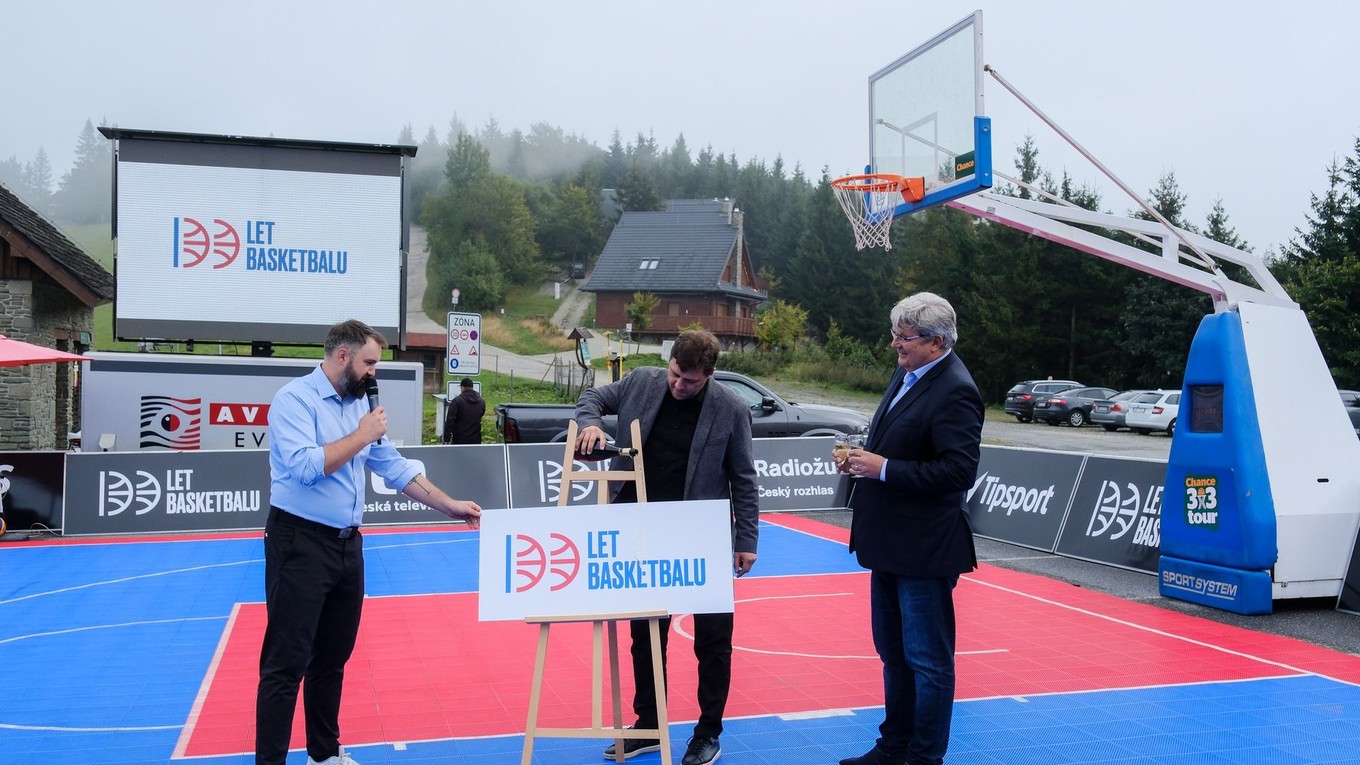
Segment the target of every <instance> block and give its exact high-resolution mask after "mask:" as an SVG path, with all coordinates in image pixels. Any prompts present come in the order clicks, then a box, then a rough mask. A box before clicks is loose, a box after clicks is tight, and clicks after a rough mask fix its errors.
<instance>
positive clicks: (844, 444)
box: [831, 433, 850, 473]
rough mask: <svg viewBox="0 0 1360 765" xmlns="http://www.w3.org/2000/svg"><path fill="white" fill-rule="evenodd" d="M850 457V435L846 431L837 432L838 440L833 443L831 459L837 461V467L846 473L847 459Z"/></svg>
mask: <svg viewBox="0 0 1360 765" xmlns="http://www.w3.org/2000/svg"><path fill="white" fill-rule="evenodd" d="M848 459H850V437H849V436H847V435H846V434H844V433H837V434H836V440H835V442H834V443H832V444H831V460H832V461H833V462H835V463H836V469H837V470H839V471H840V472H842V473H844V472H845V471H846V465H845V461H846V460H848Z"/></svg>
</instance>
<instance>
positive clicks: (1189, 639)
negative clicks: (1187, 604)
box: [963, 575, 1360, 690]
mask: <svg viewBox="0 0 1360 765" xmlns="http://www.w3.org/2000/svg"><path fill="white" fill-rule="evenodd" d="M963 579H965V580H967V581H969V582H971V583H973V584H977V585H981V586H983V587H990V588H992V589H994V590H1000V591H1001V592H1008V593H1010V594H1012V595H1017V596H1019V597H1022V598H1027V599H1029V600H1034V601H1037V602H1039V603H1046V604H1048V605H1050V606H1056V607H1058V608H1062V609H1065V610H1068V611H1073V612H1075V613H1079V614H1083V615H1085V616H1090V617H1092V618H1095V619H1103V620H1105V621H1107V622H1111V623H1114V624H1118V625H1121V626H1123V627H1128V628H1130V629H1135V630H1140V631H1142V632H1148V633H1151V634H1153V635H1160V636H1162V637H1165V638H1170V639H1172V640H1179V641H1181V642H1183V643H1189V644H1191V645H1197V646H1200V647H1202V648H1208V649H1210V650H1213V651H1218V652H1219V653H1225V654H1228V655H1229V656H1237V657H1240V658H1243V659H1249V660H1251V661H1255V662H1259V663H1261V664H1266V665H1269V666H1272V667H1279V668H1280V669H1285V670H1288V671H1290V672H1294V673H1297V674H1299V675H1312V676H1315V677H1322V678H1326V679H1328V680H1331V681H1333V682H1337V683H1341V684H1343V685H1352V686H1354V685H1360V683H1355V682H1351V681H1349V680H1342V679H1340V678H1337V677H1332V676H1330V675H1323V674H1319V673H1317V672H1310V671H1308V670H1306V669H1303V668H1301V667H1295V666H1293V665H1291V664H1285V663H1284V662H1280V661H1275V660H1273V659H1267V658H1264V657H1261V656H1255V655H1252V654H1249V653H1244V652H1242V651H1235V650H1233V649H1231V648H1225V647H1224V646H1221V645H1214V644H1213V643H1207V642H1205V641H1203V640H1197V639H1195V638H1192V637H1187V636H1185V635H1177V634H1175V633H1174V632H1167V631H1166V630H1159V629H1157V628H1156V627H1149V626H1147V625H1144V624H1138V623H1137V622H1131V621H1128V620H1127V619H1119V618H1117V617H1114V616H1110V615H1109V614H1102V613H1100V612H1098V611H1092V610H1090V609H1086V608H1081V607H1079V606H1074V605H1070V604H1068V603H1062V602H1059V601H1056V600H1051V599H1049V598H1044V597H1040V596H1038V595H1035V594H1033V593H1029V592H1024V591H1021V590H1016V589H1012V588H1010V587H1005V586H1002V585H999V584H993V583H991V582H984V581H982V580H980V579H976V578H974V577H972V576H966V575H965V576H964V577H963ZM1110 597H1115V596H1113V595H1111V596H1110ZM1192 618H1198V617H1192ZM1239 629H1241V628H1239ZM1253 679H1254V678H1253ZM1223 682H1226V681H1223ZM1173 685H1183V683H1175V684H1173ZM1147 687H1149V688H1157V687H1161V686H1147ZM1106 690H1112V689H1106Z"/></svg>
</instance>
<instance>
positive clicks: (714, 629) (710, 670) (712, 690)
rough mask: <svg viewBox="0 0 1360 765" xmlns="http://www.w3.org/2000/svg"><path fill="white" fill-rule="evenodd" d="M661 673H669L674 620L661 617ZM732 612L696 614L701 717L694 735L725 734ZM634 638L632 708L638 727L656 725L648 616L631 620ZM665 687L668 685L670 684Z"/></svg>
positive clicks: (714, 735) (696, 649) (730, 662)
mask: <svg viewBox="0 0 1360 765" xmlns="http://www.w3.org/2000/svg"><path fill="white" fill-rule="evenodd" d="M660 625H661V674H662V676H663V677H665V675H666V646H667V643H668V642H669V637H670V628H671V620H670V617H666V618H664V619H662V620H661V622H660ZM732 627H733V620H732V614H730V613H726V614H695V615H694V658H696V659H698V660H699V693H698V696H699V721H698V722H697V723H695V725H694V735H695V736H701V737H706V738H717V737H718V736H720V735H722V730H723V723H722V721H723V711H724V710H725V709H727V693H728V691H729V690H730V689H731V687H732ZM629 633H630V634H631V636H632V638H633V648H632V650H633V683H634V684H635V686H636V688H635V689H634V691H633V712H634V713H636V714H637V727H639V728H655V727H656V725H657V719H656V681H655V678H654V677H653V675H652V638H651V635H650V632H649V630H648V629H647V620H646V619H639V620H635V621H633V622H631V623H630V624H629ZM666 687H667V688H668V689H669V688H670V684H669V683H667V685H666Z"/></svg>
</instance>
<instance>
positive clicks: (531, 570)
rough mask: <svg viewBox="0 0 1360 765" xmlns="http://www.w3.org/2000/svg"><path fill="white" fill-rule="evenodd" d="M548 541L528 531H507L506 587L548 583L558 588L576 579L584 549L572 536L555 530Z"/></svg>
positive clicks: (513, 589)
mask: <svg viewBox="0 0 1360 765" xmlns="http://www.w3.org/2000/svg"><path fill="white" fill-rule="evenodd" d="M548 538H549V542H548V544H546V545H545V544H544V543H543V542H541V541H539V540H538V539H536V538H534V537H531V536H529V535H527V534H515V535H513V536H512V535H510V534H506V535H505V591H506V592H516V593H519V592H527V591H529V590H532V589H534V588H535V587H538V586H539V585H541V584H544V583H546V584H547V587H548V591H549V592H557V591H558V590H561V589H562V588H564V587H566V586H568V585H570V584H571V583H572V582H574V581H576V575H577V574H579V573H580V572H581V551H580V549H579V548H577V546H576V543H575V542H573V541H571V539H570V538H568V537H566V536H564V535H562V534H558V533H556V532H553V533H551V534H549V535H548Z"/></svg>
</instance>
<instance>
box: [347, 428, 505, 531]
mask: <svg viewBox="0 0 1360 765" xmlns="http://www.w3.org/2000/svg"><path fill="white" fill-rule="evenodd" d="M401 456H403V457H405V458H406V459H408V460H411V461H412V462H415V463H416V464H418V465H419V466H420V472H422V473H424V474H425V475H426V476H427V477H428V478H429V479H430V481H431V482H433V483H434V485H435V486H438V487H439V488H441V489H443V490H444V492H445V493H446V494H448V495H449V496H451V497H456V498H457V499H470V500H472V501H473V502H476V503H477V504H478V505H480V506H481V507H482V508H483V509H489V508H500V507H505V494H506V478H505V475H506V474H505V447H503V446H501V445H500V444H467V445H463V446H403V447H402V448H401ZM365 494H366V496H365V497H364V525H373V526H380V525H387V524H399V523H455V522H456V521H451V520H450V519H449V517H448V516H447V515H444V514H443V513H441V512H439V511H438V510H431V509H430V508H428V507H426V506H425V505H422V504H421V503H419V502H417V501H415V500H414V499H411V498H410V497H408V496H406V495H405V494H402V493H400V492H398V491H397V490H396V489H389V488H387V484H385V483H384V482H383V479H382V477H381V476H379V475H376V474H375V473H373V472H371V471H370V472H369V474H368V486H367V490H366V492H365Z"/></svg>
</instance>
